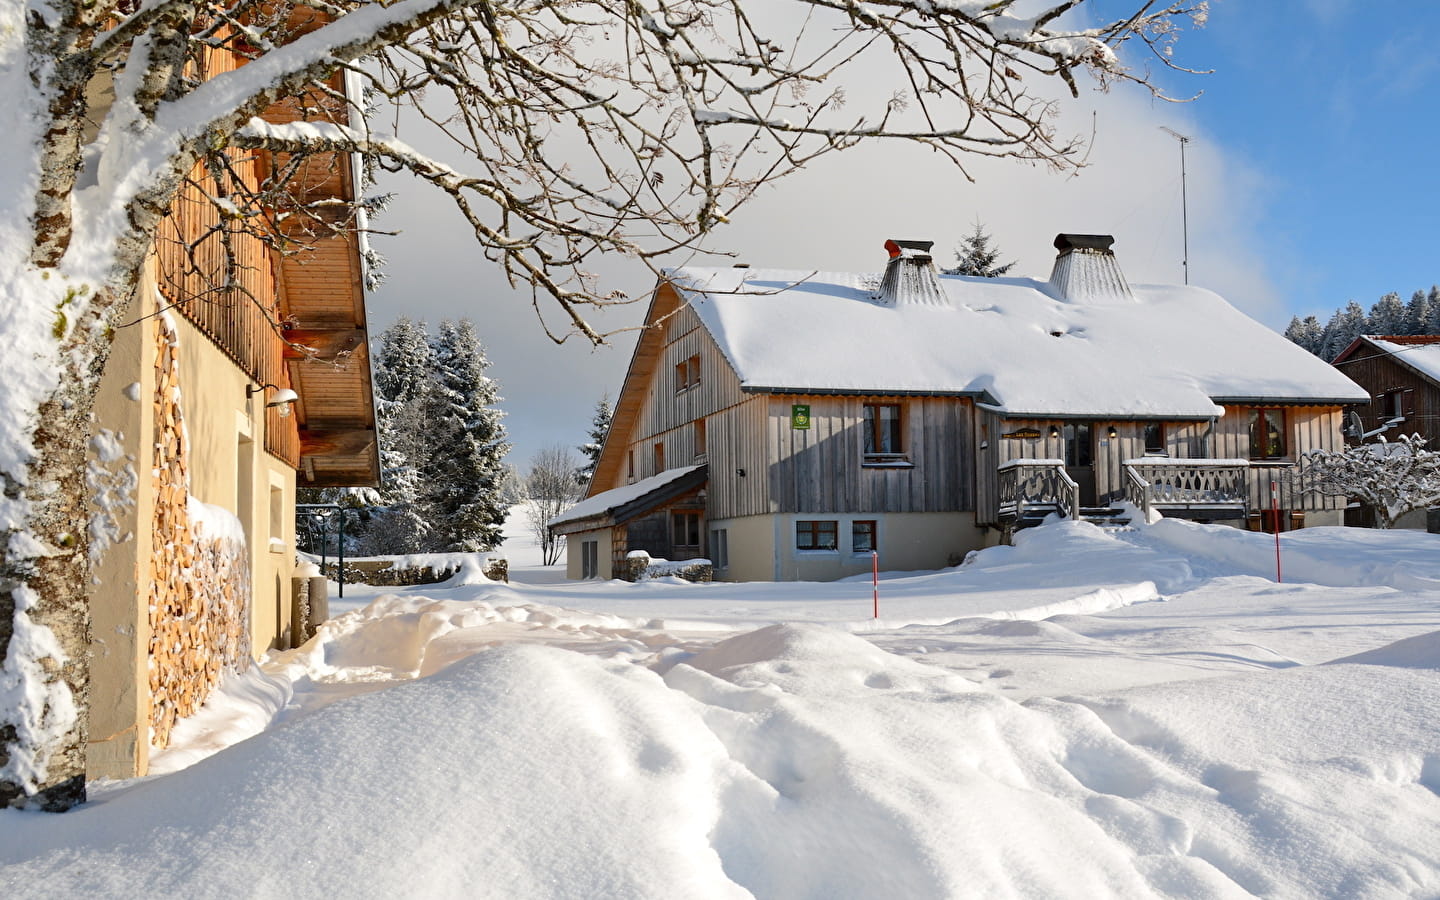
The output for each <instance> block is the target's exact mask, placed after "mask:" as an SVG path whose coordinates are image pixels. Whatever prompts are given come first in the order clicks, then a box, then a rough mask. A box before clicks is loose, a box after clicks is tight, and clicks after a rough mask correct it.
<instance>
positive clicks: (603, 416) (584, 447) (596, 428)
mask: <svg viewBox="0 0 1440 900" xmlns="http://www.w3.org/2000/svg"><path fill="white" fill-rule="evenodd" d="M613 416H614V411H613V410H611V409H610V398H609V397H601V398H600V402H599V403H596V404H595V415H594V417H593V418H591V419H590V432H589V435H588V436H589V438H590V439H589V440H588V441H586V442H585V443H583V444H581V445H580V447H579V450H580V452H581V454H583V455H584V457H585V463H584V465H582V466H580V467H578V468H577V469H576V470H575V481H576V483H577V484H579V485H580V487H582V488H583V487H586V486H588V485H589V484H590V476H592V475H594V474H595V464H596V463H598V462H599V461H600V451H601V450H602V449H604V447H605V436H606V435H607V434H609V433H610V419H611V418H612V417H613Z"/></svg>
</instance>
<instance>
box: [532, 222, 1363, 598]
mask: <svg viewBox="0 0 1440 900" xmlns="http://www.w3.org/2000/svg"><path fill="white" fill-rule="evenodd" d="M1112 243H1113V241H1112V239H1111V238H1110V237H1109V236H1104V235H1070V234H1062V235H1060V236H1059V237H1057V238H1056V240H1055V247H1056V248H1057V250H1058V251H1059V253H1058V256H1057V258H1056V260H1055V266H1054V271H1053V272H1052V274H1051V276H1050V278H1049V279H1048V280H1043V281H1042V280H1035V279H1029V278H995V279H985V278H969V277H960V276H947V275H939V274H937V272H936V270H935V266H934V264H933V262H932V260H931V256H930V252H929V250H930V246H931V244H930V243H929V242H914V241H889V242H887V243H886V245H885V246H886V249H887V251H888V253H889V261H888V263H886V265H885V268H884V271H883V272H881V273H879V274H844V273H830V272H815V271H805V270H799V271H795V270H785V271H781V270H761V269H752V268H746V267H736V268H718V269H717V268H681V269H676V270H673V271H671V272H668V273H667V275H666V277H665V278H664V279H663V280H662V282H661V283H660V285H659V286H658V288H657V290H656V291H655V295H654V299H653V300H652V303H651V308H650V310H649V313H648V319H647V321H648V323H649V324H650V327H649V328H648V329H646V330H645V331H644V332H643V333H642V336H641V338H640V340H639V342H638V343H637V345H636V348H635V353H634V357H633V358H632V360H631V363H630V368H629V371H628V373H627V374H626V377H625V382H624V386H623V388H622V390H621V392H620V395H619V399H618V402H617V404H616V407H615V414H614V419H613V422H612V424H611V429H610V434H609V437H608V438H607V440H606V442H605V446H604V449H603V451H602V452H601V455H600V458H599V460H598V463H597V465H596V469H595V474H594V476H593V478H592V481H591V484H590V487H589V490H588V493H587V496H586V498H585V499H584V500H582V501H581V502H580V503H579V504H577V505H576V506H575V507H574V508H572V509H571V510H569V511H568V512H566V513H565V514H564V515H562V516H560V517H559V518H557V519H555V520H553V521H552V528H553V529H554V531H555V532H557V533H560V534H564V535H566V537H567V538H568V541H567V545H568V550H567V553H568V571H569V575H570V577H572V578H585V577H601V578H609V577H613V576H615V575H618V574H619V572H620V571H621V567H620V562H621V561H622V560H623V559H624V558H625V557H626V556H627V555H628V554H630V553H631V552H633V551H637V550H643V551H646V552H647V553H648V554H649V555H651V556H652V557H662V558H667V559H672V560H680V559H686V558H693V557H706V558H708V559H710V560H711V561H712V562H713V564H714V566H715V573H716V577H719V578H725V579H730V580H777V581H780V580H793V579H804V580H827V579H834V578H840V577H843V576H846V575H852V574H856V573H859V572H864V571H868V570H869V569H870V567H871V564H872V559H871V554H872V551H873V552H874V553H876V554H878V561H879V565H880V567H881V568H883V569H888V570H913V569H933V568H939V567H943V566H946V565H955V564H957V563H959V562H960V561H961V560H962V559H963V558H964V555H965V554H966V553H967V552H968V551H970V550H974V549H976V548H979V547H984V546H986V545H989V544H993V543H997V542H999V541H1002V540H1006V539H1007V538H1008V536H1009V535H1010V534H1011V533H1013V531H1014V530H1015V529H1016V528H1020V527H1024V526H1025V525H1027V524H1031V523H1034V522H1036V521H1038V520H1039V519H1040V518H1043V516H1045V515H1048V514H1051V513H1058V514H1060V515H1062V516H1075V517H1080V516H1085V517H1092V518H1096V519H1100V518H1104V517H1107V516H1113V515H1114V514H1115V513H1114V512H1113V510H1114V509H1115V508H1116V507H1117V506H1118V505H1120V504H1123V503H1129V504H1132V505H1133V506H1134V507H1135V509H1136V511H1137V512H1139V513H1140V514H1147V515H1153V514H1163V515H1168V516H1183V517H1187V518H1192V519H1198V520H1202V521H1216V522H1230V523H1233V524H1235V525H1238V526H1241V527H1251V528H1260V527H1276V525H1277V524H1278V526H1279V527H1281V528H1291V527H1298V526H1302V525H1315V524H1325V525H1333V524H1339V523H1340V521H1341V508H1340V502H1339V501H1337V500H1335V499H1333V498H1325V497H1321V496H1318V495H1315V494H1311V493H1307V492H1306V491H1304V486H1303V485H1300V484H1297V483H1295V481H1294V480H1293V479H1292V477H1291V476H1292V473H1293V472H1294V470H1295V463H1296V459H1297V457H1298V456H1299V455H1300V454H1302V453H1303V452H1304V451H1306V450H1309V449H1311V448H1314V447H1324V448H1327V449H1338V448H1340V447H1341V446H1342V445H1343V440H1342V437H1341V424H1342V411H1343V407H1344V405H1345V404H1347V403H1355V402H1358V401H1361V400H1364V399H1366V398H1367V394H1366V392H1365V391H1364V390H1362V389H1360V388H1359V387H1357V386H1356V385H1355V384H1354V383H1352V382H1351V381H1350V380H1348V379H1347V378H1345V377H1344V376H1343V375H1341V374H1340V373H1339V372H1337V371H1336V370H1335V369H1333V368H1331V367H1330V366H1329V365H1327V364H1326V363H1324V362H1322V361H1320V360H1319V359H1317V358H1315V357H1313V356H1311V355H1310V354H1309V353H1306V352H1305V351H1304V350H1302V349H1300V348H1298V347H1296V346H1295V345H1294V344H1292V343H1290V342H1289V341H1287V340H1285V339H1284V338H1283V337H1281V336H1280V335H1278V334H1276V333H1275V332H1273V331H1271V330H1270V329H1268V328H1266V327H1264V326H1263V325H1260V324H1258V323H1256V322H1255V321H1253V320H1251V319H1250V318H1248V317H1246V316H1245V315H1243V314H1242V313H1240V312H1239V311H1237V310H1236V309H1235V308H1234V307H1232V306H1231V305H1230V304H1229V303H1227V302H1226V301H1225V300H1223V299H1222V298H1220V297H1219V296H1217V295H1216V294H1214V293H1211V292H1210V291H1207V290H1203V289H1200V288H1194V287H1181V286H1175V285H1166V286H1147V285H1135V286H1132V285H1130V284H1128V283H1127V281H1126V279H1125V277H1124V275H1123V274H1122V272H1121V269H1120V267H1119V265H1118V264H1117V262H1116V258H1115V256H1114V254H1113V253H1112V251H1111V249H1110V247H1111V244H1112ZM1272 483H1273V484H1275V485H1276V495H1275V497H1274V498H1273V500H1272V497H1271V484H1272ZM1272 509H1278V516H1277V515H1276V514H1274V513H1273V512H1272V511H1271V510H1272Z"/></svg>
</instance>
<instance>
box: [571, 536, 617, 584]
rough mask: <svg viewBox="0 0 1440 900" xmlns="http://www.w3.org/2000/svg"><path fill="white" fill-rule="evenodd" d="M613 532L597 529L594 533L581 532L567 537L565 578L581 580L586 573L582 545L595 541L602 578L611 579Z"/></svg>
mask: <svg viewBox="0 0 1440 900" xmlns="http://www.w3.org/2000/svg"><path fill="white" fill-rule="evenodd" d="M612 535H613V532H612V531H611V529H609V528H597V529H595V530H594V531H581V532H577V533H576V534H570V535H566V536H565V577H566V578H569V579H572V580H579V579H580V578H581V577H582V575H581V573H582V572H584V559H583V557H582V556H581V555H580V548H581V545H582V544H584V542H585V541H595V542H596V544H597V546H596V548H595V553H596V559H597V561H598V562H599V566H600V578H601V579H607V578H609V577H610V566H611V562H610V553H611V549H612V548H613V547H614V546H615V544H614V538H613V536H612Z"/></svg>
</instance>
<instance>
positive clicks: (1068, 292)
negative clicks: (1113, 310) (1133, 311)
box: [1050, 234, 1134, 303]
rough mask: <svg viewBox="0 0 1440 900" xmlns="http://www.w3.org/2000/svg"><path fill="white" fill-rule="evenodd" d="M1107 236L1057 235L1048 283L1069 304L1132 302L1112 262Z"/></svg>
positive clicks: (1112, 256)
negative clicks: (1056, 253) (1055, 254)
mask: <svg viewBox="0 0 1440 900" xmlns="http://www.w3.org/2000/svg"><path fill="white" fill-rule="evenodd" d="M1113 243H1115V238H1113V237H1111V236H1110V235H1108V234H1057V235H1055V249H1056V250H1059V251H1060V255H1059V256H1057V257H1055V268H1054V270H1053V271H1051V273H1050V284H1051V286H1052V287H1054V288H1055V291H1056V292H1057V293H1058V294H1059V295H1060V297H1061V299H1063V300H1068V301H1070V302H1072V303H1114V302H1117V301H1127V300H1133V299H1134V295H1132V294H1131V293H1130V285H1129V284H1127V283H1126V282H1125V276H1124V274H1123V273H1121V271H1120V264H1119V263H1117V262H1116V261H1115V254H1114V253H1112V252H1111V251H1110V245H1111V244H1113Z"/></svg>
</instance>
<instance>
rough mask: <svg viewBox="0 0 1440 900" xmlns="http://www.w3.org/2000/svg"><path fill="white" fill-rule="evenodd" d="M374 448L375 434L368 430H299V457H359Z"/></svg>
mask: <svg viewBox="0 0 1440 900" xmlns="http://www.w3.org/2000/svg"><path fill="white" fill-rule="evenodd" d="M373 446H375V432H374V431H373V430H371V429H369V428H351V429H346V430H334V431H327V430H315V429H309V428H302V429H300V455H301V456H302V457H305V456H322V457H323V456H360V455H361V454H364V453H368V452H369V451H370V448H371V447H373Z"/></svg>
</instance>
